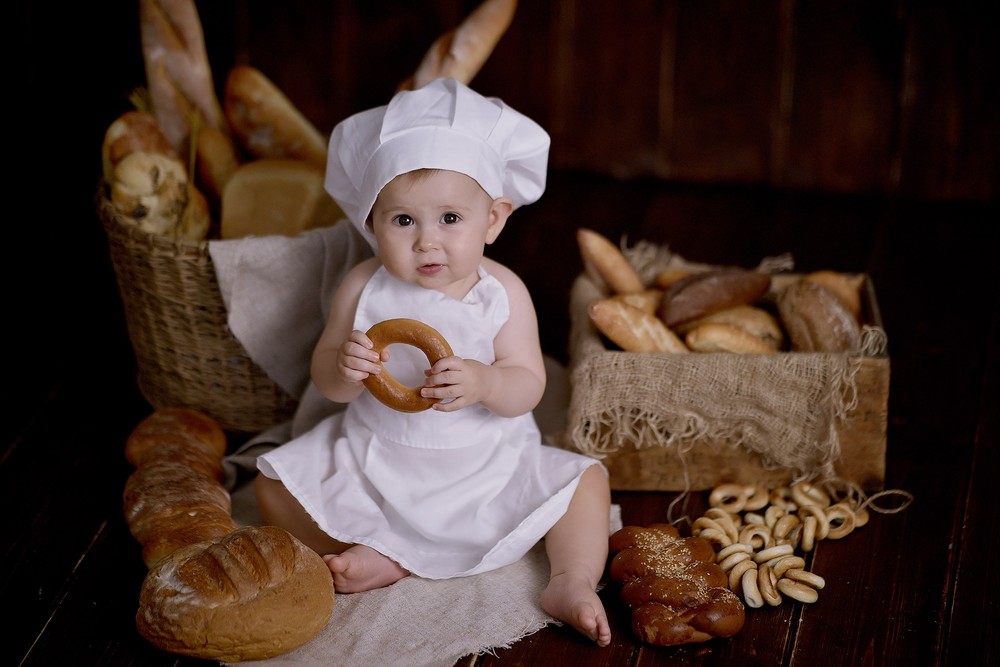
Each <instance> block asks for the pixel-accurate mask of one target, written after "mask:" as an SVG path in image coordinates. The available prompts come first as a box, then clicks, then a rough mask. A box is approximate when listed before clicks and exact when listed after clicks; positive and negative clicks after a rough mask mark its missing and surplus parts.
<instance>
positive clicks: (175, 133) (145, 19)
mask: <svg viewBox="0 0 1000 667" xmlns="http://www.w3.org/2000/svg"><path fill="white" fill-rule="evenodd" d="M139 23H140V34H141V38H142V52H143V60H144V63H145V67H146V86H147V88H148V89H149V96H150V100H151V101H152V107H153V109H152V111H153V114H154V115H155V116H156V119H157V121H159V124H160V129H161V130H162V131H163V134H164V135H165V136H166V137H167V140H168V141H169V142H170V144H171V145H172V146H173V147H174V149H175V150H176V151H178V152H179V153H181V154H182V155H186V154H187V153H188V143H189V137H190V135H191V123H192V120H193V119H194V118H195V117H196V115H197V116H200V118H199V120H198V121H197V122H199V123H201V124H202V125H203V126H205V125H207V126H211V127H216V128H220V129H224V128H225V118H224V116H223V114H222V106H221V105H220V104H219V100H218V98H217V97H216V94H215V84H214V82H213V80H212V70H211V67H210V66H209V62H208V55H207V53H206V51H205V36H204V33H203V31H202V26H201V19H200V18H199V16H198V8H197V7H196V5H195V3H194V0H139Z"/></svg>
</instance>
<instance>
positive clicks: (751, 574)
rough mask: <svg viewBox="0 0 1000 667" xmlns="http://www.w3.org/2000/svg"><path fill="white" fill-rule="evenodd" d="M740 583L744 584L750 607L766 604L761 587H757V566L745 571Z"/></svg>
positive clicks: (745, 595) (756, 607)
mask: <svg viewBox="0 0 1000 667" xmlns="http://www.w3.org/2000/svg"><path fill="white" fill-rule="evenodd" d="M740 584H741V585H742V586H743V599H744V600H745V601H746V603H747V606H748V607H753V608H754V609H759V608H761V607H762V606H764V598H763V597H761V594H760V589H759V588H758V587H757V568H753V569H751V570H747V571H746V572H744V573H743V576H742V577H741V578H740ZM803 588H805V587H804V586H803Z"/></svg>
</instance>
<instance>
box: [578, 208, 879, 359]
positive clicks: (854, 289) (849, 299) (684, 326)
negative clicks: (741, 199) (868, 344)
mask: <svg viewBox="0 0 1000 667" xmlns="http://www.w3.org/2000/svg"><path fill="white" fill-rule="evenodd" d="M577 243H578V245H579V249H580V255H581V258H582V259H583V264H584V269H585V272H586V274H587V275H588V277H590V278H591V279H592V280H594V281H595V282H596V283H597V284H598V285H599V286H600V287H601V288H603V290H604V292H605V294H606V296H604V297H602V298H599V299H596V300H594V301H592V302H591V303H590V304H589V307H588V314H589V316H590V320H591V321H592V322H593V324H594V326H595V327H596V328H597V330H598V331H600V332H601V333H602V334H603V335H604V336H605V337H606V338H607V339H608V340H609V341H611V342H612V343H614V344H615V345H617V346H618V347H619V348H621V349H622V350H624V351H626V352H666V353H683V352H705V353H708V352H728V353H734V354H769V353H776V352H785V351H793V352H846V353H852V352H856V351H857V350H858V349H859V347H860V345H861V313H862V311H861V304H862V292H861V291H862V287H863V285H864V276H863V275H861V274H849V273H843V272H839V271H832V270H820V271H814V272H811V273H807V274H805V275H795V276H791V275H788V276H781V277H780V278H779V277H778V276H771V275H770V274H768V273H765V272H763V271H759V270H750V269H744V268H740V267H728V266H727V267H712V268H698V269H691V270H688V269H679V270H664V271H661V272H660V273H659V274H658V275H656V277H655V279H654V280H653V283H652V284H647V283H645V282H644V281H643V280H642V278H641V277H640V275H639V273H638V271H637V270H636V268H635V267H633V265H632V264H631V262H630V261H629V259H628V258H627V257H626V256H625V254H624V252H623V251H622V250H621V249H620V248H619V247H618V246H616V245H615V244H614V243H612V242H611V241H610V240H609V239H608V238H607V237H605V236H603V235H601V234H599V233H598V232H595V231H593V230H590V229H583V228H581V229H578V230H577Z"/></svg>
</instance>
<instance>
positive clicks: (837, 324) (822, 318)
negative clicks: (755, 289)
mask: <svg viewBox="0 0 1000 667" xmlns="http://www.w3.org/2000/svg"><path fill="white" fill-rule="evenodd" d="M777 305H778V315H779V316H780V317H781V322H782V324H784V325H785V330H786V331H787V332H788V338H789V340H791V343H792V350H794V351H796V352H854V351H856V350H857V349H858V347H859V346H860V344H861V327H860V325H859V324H858V320H857V319H856V318H855V317H854V315H853V314H852V313H851V311H850V310H848V308H847V306H845V305H844V303H843V301H841V300H840V298H839V297H838V296H837V295H836V294H834V293H833V292H832V291H831V290H829V289H827V288H826V287H824V286H823V285H820V284H819V283H816V282H808V281H804V280H800V281H798V282H796V283H792V284H791V285H789V286H788V287H786V288H785V289H783V290H781V292H779V293H778V297H777Z"/></svg>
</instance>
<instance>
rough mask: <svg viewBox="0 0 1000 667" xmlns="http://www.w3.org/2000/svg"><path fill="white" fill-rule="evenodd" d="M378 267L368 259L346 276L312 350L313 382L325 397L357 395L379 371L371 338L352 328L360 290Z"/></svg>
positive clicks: (338, 398)
mask: <svg viewBox="0 0 1000 667" xmlns="http://www.w3.org/2000/svg"><path fill="white" fill-rule="evenodd" d="M377 268H378V261H377V260H374V259H370V260H366V261H364V262H362V263H361V264H359V265H358V266H357V267H355V268H354V269H352V270H351V271H350V272H349V273H348V274H347V276H345V277H344V280H343V281H342V282H341V284H340V287H339V288H338V289H337V291H336V293H335V294H334V296H333V301H332V302H331V305H330V316H329V318H328V319H327V323H326V327H325V328H324V329H323V333H322V334H321V335H320V338H319V341H318V342H317V343H316V347H315V349H314V350H313V355H312V367H311V372H312V380H313V383H314V384H315V385H316V388H317V389H319V391H320V393H322V394H323V395H324V396H325V397H326V398H328V399H330V400H331V401H335V402H337V403H347V402H349V401H352V400H354V399H355V398H357V397H358V395H359V394H361V392H362V391H363V390H364V385H363V384H362V382H363V381H364V379H365V378H367V377H368V375H369V374H370V373H377V372H379V370H380V367H379V364H378V361H379V357H378V353H376V352H375V351H374V350H372V342H371V340H369V339H368V337H367V336H366V335H364V333H363V332H360V331H353V328H354V315H355V313H356V311H357V308H358V301H359V300H360V298H361V291H362V290H363V289H364V286H365V284H366V283H367V282H368V279H369V278H370V277H371V276H372V274H374V273H375V270H376V269H377Z"/></svg>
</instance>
